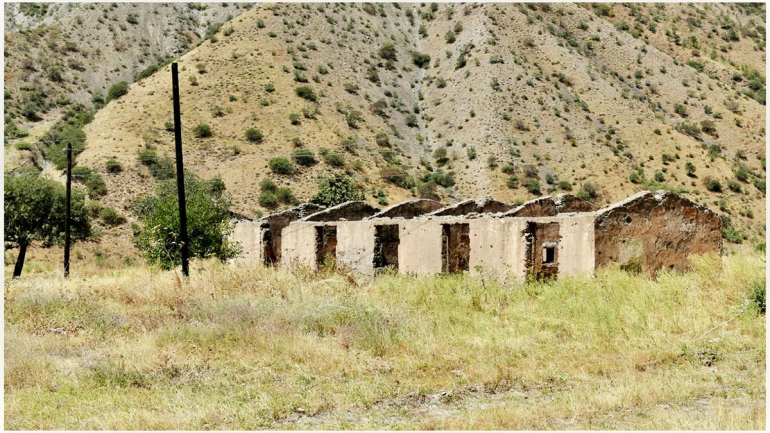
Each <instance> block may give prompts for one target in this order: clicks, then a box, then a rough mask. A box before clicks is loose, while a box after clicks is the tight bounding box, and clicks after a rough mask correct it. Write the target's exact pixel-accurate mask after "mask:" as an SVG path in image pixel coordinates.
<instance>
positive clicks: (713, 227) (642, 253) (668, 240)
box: [594, 191, 722, 277]
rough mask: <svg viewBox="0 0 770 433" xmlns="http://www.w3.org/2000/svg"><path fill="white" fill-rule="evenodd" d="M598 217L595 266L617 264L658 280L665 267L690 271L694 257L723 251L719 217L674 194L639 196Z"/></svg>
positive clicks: (606, 209) (611, 208) (615, 206)
mask: <svg viewBox="0 0 770 433" xmlns="http://www.w3.org/2000/svg"><path fill="white" fill-rule="evenodd" d="M596 214H597V216H596V221H595V232H596V242H595V247H594V248H595V257H596V266H597V267H599V266H603V265H606V264H608V263H612V262H617V263H620V264H621V266H623V267H625V268H627V269H632V270H634V269H635V268H637V267H641V269H638V270H640V271H642V272H644V273H645V274H646V275H647V276H650V277H654V276H655V273H656V272H657V271H658V270H659V269H660V268H663V267H667V268H670V269H674V270H677V271H680V272H681V271H685V270H687V268H688V267H689V263H688V260H687V257H688V256H689V255H690V254H705V253H711V252H721V250H722V221H721V220H720V219H719V217H718V216H717V215H716V213H714V212H712V211H711V210H709V209H708V208H706V207H705V206H701V205H699V204H697V203H694V202H692V201H690V200H687V199H685V198H683V197H679V196H677V195H676V194H673V193H669V192H666V191H658V192H656V193H654V194H653V193H651V192H643V193H639V194H637V195H635V196H632V197H630V198H628V199H626V200H624V201H622V202H620V203H617V204H615V205H613V206H610V207H608V208H605V209H603V210H601V211H599V212H597V213H596Z"/></svg>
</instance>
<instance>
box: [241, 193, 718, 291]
mask: <svg viewBox="0 0 770 433" xmlns="http://www.w3.org/2000/svg"><path fill="white" fill-rule="evenodd" d="M234 238H235V240H236V241H240V242H241V243H242V245H243V248H244V253H243V256H242V257H241V258H240V259H239V260H238V261H239V262H241V263H265V264H268V265H279V264H280V265H283V266H303V267H307V268H311V269H318V268H319V267H321V266H325V265H328V264H330V263H332V262H333V263H335V264H336V265H337V266H341V267H344V268H347V269H350V270H352V271H355V272H358V273H361V274H365V275H372V274H374V273H376V272H377V271H378V270H380V269H392V270H395V271H397V272H400V273H407V274H419V273H442V272H470V273H477V272H484V273H487V274H490V273H491V274H503V273H504V274H508V275H514V276H517V277H521V278H525V277H527V276H532V277H535V278H555V277H558V276H561V275H577V274H591V273H593V272H594V271H595V270H596V269H597V268H598V267H600V266H604V265H606V264H608V263H619V264H620V266H621V267H623V268H624V269H628V270H631V271H634V272H640V273H644V274H646V275H648V276H650V277H654V276H655V273H656V272H657V271H658V270H659V269H661V268H664V267H666V268H670V269H675V270H677V271H683V270H685V269H687V263H688V261H687V256H688V255H690V254H704V253H710V252H721V248H722V223H721V219H720V218H719V217H718V215H716V214H715V213H714V212H712V211H711V210H709V209H708V208H706V207H704V206H701V205H698V204H696V203H694V202H692V201H690V200H688V199H686V198H683V197H680V196H677V195H676V194H673V193H669V192H665V191H658V192H655V193H652V192H649V191H645V192H642V193H639V194H636V195H634V196H632V197H629V198H628V199H626V200H623V201H621V202H619V203H616V204H613V205H611V206H608V207H606V208H603V209H597V208H596V207H595V206H594V205H593V204H591V203H589V202H586V201H584V200H580V199H578V198H577V197H574V196H571V195H559V196H556V197H541V198H539V199H536V200H532V201H530V202H527V203H524V204H523V205H521V206H514V205H508V204H505V203H501V202H497V201H494V200H484V201H474V200H467V201H464V202H461V203H457V204H454V205H450V206H443V205H441V203H439V202H436V201H432V200H412V201H408V202H405V203H400V204H397V205H394V206H391V207H389V208H387V209H384V210H379V209H377V208H374V207H372V206H370V205H368V204H366V203H364V202H348V203H343V204H341V205H339V206H335V207H332V208H329V209H321V208H320V207H317V206H313V205H304V206H300V207H297V208H293V209H289V210H286V211H283V212H279V213H277V214H273V215H270V216H267V217H265V218H262V219H260V220H256V221H240V222H239V223H238V224H237V225H236V230H235V234H234Z"/></svg>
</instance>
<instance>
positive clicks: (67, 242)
mask: <svg viewBox="0 0 770 433" xmlns="http://www.w3.org/2000/svg"><path fill="white" fill-rule="evenodd" d="M66 200H67V204H66V206H65V208H64V278H69V276H70V207H71V206H72V141H69V142H68V143H67V197H66Z"/></svg>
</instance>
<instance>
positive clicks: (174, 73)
mask: <svg viewBox="0 0 770 433" xmlns="http://www.w3.org/2000/svg"><path fill="white" fill-rule="evenodd" d="M171 87H172V92H173V96H174V142H175V146H176V189H177V194H178V197H179V232H180V233H179V239H180V241H181V243H182V245H181V253H182V273H183V274H184V276H185V277H189V276H190V265H189V263H188V257H189V253H188V249H187V246H188V242H187V202H186V201H185V194H184V163H183V162H182V120H181V114H180V112H179V71H178V66H177V64H176V62H174V63H172V64H171Z"/></svg>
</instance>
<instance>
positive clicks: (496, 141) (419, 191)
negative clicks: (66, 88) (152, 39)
mask: <svg viewBox="0 0 770 433" xmlns="http://www.w3.org/2000/svg"><path fill="white" fill-rule="evenodd" d="M121 7H128V6H123V5H122V6H121ZM148 15H149V14H148ZM170 30H171V31H172V32H173V31H174V29H173V28H171V29H170ZM764 38H765V8H764V6H763V5H760V6H752V5H748V6H747V5H737V4H638V5H633V4H631V5H628V4H623V5H621V4H604V5H591V4H579V5H576V4H552V5H550V4H537V5H525V4H434V3H425V4H368V3H365V4H277V5H270V4H266V5H261V6H258V7H255V8H254V9H252V10H250V11H248V12H246V13H244V14H242V15H240V16H238V17H237V18H235V19H234V20H232V21H231V22H229V23H228V24H226V25H225V26H223V27H222V29H221V30H220V31H219V33H218V34H217V35H216V36H215V38H214V39H213V40H207V41H205V42H204V43H202V44H201V45H200V46H199V47H197V48H195V49H193V50H191V51H189V52H188V53H186V54H185V55H183V56H182V57H180V58H179V59H178V62H179V65H180V83H181V99H182V123H183V133H184V144H185V163H186V165H187V167H189V168H191V169H192V170H194V171H195V172H197V173H198V174H201V175H203V176H207V177H208V176H214V175H218V176H221V177H222V179H223V180H224V181H225V184H226V186H227V189H228V190H229V192H230V193H231V194H232V196H233V204H234V206H233V210H234V211H236V212H238V213H241V214H245V215H247V216H256V215H258V214H259V213H261V212H268V211H270V209H266V208H264V207H262V206H260V204H259V201H258V197H259V195H260V191H259V183H260V181H261V180H262V179H264V178H266V177H269V178H272V179H273V180H275V181H276V183H278V184H279V186H287V187H289V188H291V189H292V190H293V191H294V194H295V195H296V196H297V197H298V198H299V199H300V200H307V199H309V198H310V197H311V196H312V195H313V194H314V193H315V192H316V191H317V188H318V186H317V179H318V178H320V177H322V176H325V175H328V174H329V173H331V172H334V171H346V172H348V173H349V174H351V175H352V176H354V177H355V178H356V180H357V181H358V182H359V183H360V184H361V185H363V186H364V187H365V188H366V191H367V199H368V200H369V201H371V202H372V203H376V202H378V201H379V202H380V203H385V202H389V203H395V202H398V201H401V200H404V199H407V198H410V197H412V196H420V195H423V196H424V195H433V194H437V195H438V196H439V197H441V198H443V199H445V200H446V201H452V200H456V199H459V198H465V197H480V196H492V197H494V198H497V199H500V200H504V201H509V202H510V201H513V200H515V199H530V198H534V197H535V196H537V195H539V194H546V193H555V192H558V191H566V190H571V191H573V192H576V191H578V190H581V189H583V190H585V191H586V192H591V193H593V191H594V189H595V190H596V193H597V194H596V195H597V198H596V199H597V200H598V201H599V202H600V203H609V202H612V201H616V200H619V199H622V198H625V197H626V196H628V195H630V194H632V193H634V192H637V191H639V190H641V189H644V188H650V189H657V188H660V187H663V188H667V189H672V190H676V191H678V192H681V193H683V194H684V195H686V196H688V197H690V198H691V199H693V200H696V201H698V202H700V203H703V204H705V205H707V206H709V207H711V208H714V209H718V210H719V212H720V213H721V214H724V215H729V216H730V218H731V219H732V221H733V223H734V224H735V225H736V226H737V227H738V229H739V230H740V231H741V233H742V234H743V235H744V236H745V237H746V238H749V239H752V240H753V239H755V237H759V238H764V225H765V191H764V188H765V187H764V182H765V159H764V155H765V146H764V143H765V119H766V115H765V105H764V93H765V88H764V86H765V77H764V75H763V74H764V70H765V61H766V58H765V39H764ZM103 51H105V50H103ZM7 73H8V72H7V71H6V76H7ZM106 81H107V82H112V81H115V80H112V79H109V80H106ZM300 86H308V87H310V88H311V89H312V94H309V92H307V93H303V95H304V97H301V96H300V95H299V94H298V93H297V91H296V88H298V87H300ZM170 96H171V76H170V67H169V66H166V67H164V68H162V69H160V70H159V71H158V72H156V73H155V74H153V75H151V76H149V77H147V78H144V79H142V80H140V81H139V82H137V83H135V84H133V85H131V87H130V89H129V92H128V93H127V94H126V95H124V96H122V97H120V98H119V99H117V100H114V101H112V102H110V103H109V104H107V106H105V107H104V108H103V109H101V110H99V111H98V112H97V113H96V116H95V118H94V120H93V121H92V122H91V123H90V124H88V125H87V126H86V127H85V132H86V150H85V152H83V153H82V154H81V155H80V156H79V157H78V163H79V164H80V165H86V166H89V167H91V168H93V169H95V170H96V171H98V172H101V173H102V175H103V176H104V177H105V180H106V182H107V190H108V193H107V195H106V197H104V198H103V201H104V202H105V203H106V204H108V205H110V206H115V207H116V208H118V209H122V210H123V211H124V212H128V205H129V203H130V200H131V199H132V198H134V197H136V196H137V195H140V194H144V193H147V192H150V191H151V190H152V188H153V185H154V179H153V177H152V175H151V174H150V171H149V170H148V169H147V167H145V166H144V164H143V163H142V161H140V160H139V158H138V155H139V152H140V151H146V150H147V149H151V150H154V151H155V152H157V153H158V154H161V155H162V154H169V155H171V154H173V133H171V132H169V131H168V130H167V127H166V123H167V122H169V121H171V120H172V104H171V98H170ZM292 117H294V119H293V120H292ZM201 124H205V125H208V126H209V127H210V129H211V131H212V132H213V135H212V136H211V137H197V136H196V134H195V132H194V129H195V128H196V127H197V126H198V125H201ZM250 128H253V129H257V130H259V131H260V132H261V135H262V139H261V140H259V139H258V140H255V141H249V140H247V138H246V135H245V133H246V130H247V129H250ZM298 149H309V150H311V151H312V152H313V153H314V158H315V160H316V163H315V164H312V165H310V166H300V165H296V164H295V172H294V174H292V175H279V174H276V173H273V172H271V170H270V168H269V167H268V161H269V160H270V159H271V158H274V157H279V156H284V157H287V158H290V156H291V154H292V152H294V151H296V150H298ZM322 154H325V156H323V155H322ZM113 156H114V157H115V158H116V159H117V160H118V161H119V162H120V164H121V166H122V168H123V171H122V172H121V173H118V174H112V173H107V172H106V168H105V162H106V161H107V160H108V159H110V158H112V157H113ZM688 169H689V171H688ZM693 170H694V171H693ZM448 175H451V178H450V176H448ZM534 180H537V181H538V182H539V184H540V185H539V186H540V188H539V191H538V188H536V186H537V185H536V184H535V183H534V182H533V181H534ZM710 180H711V181H712V182H711V183H710V184H709V187H710V189H709V188H707V184H708V181H710ZM713 180H717V181H719V183H720V187H721V188H720V190H717V188H716V184H715V183H714V182H713ZM436 184H439V185H438V186H436ZM441 185H444V186H441Z"/></svg>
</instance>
